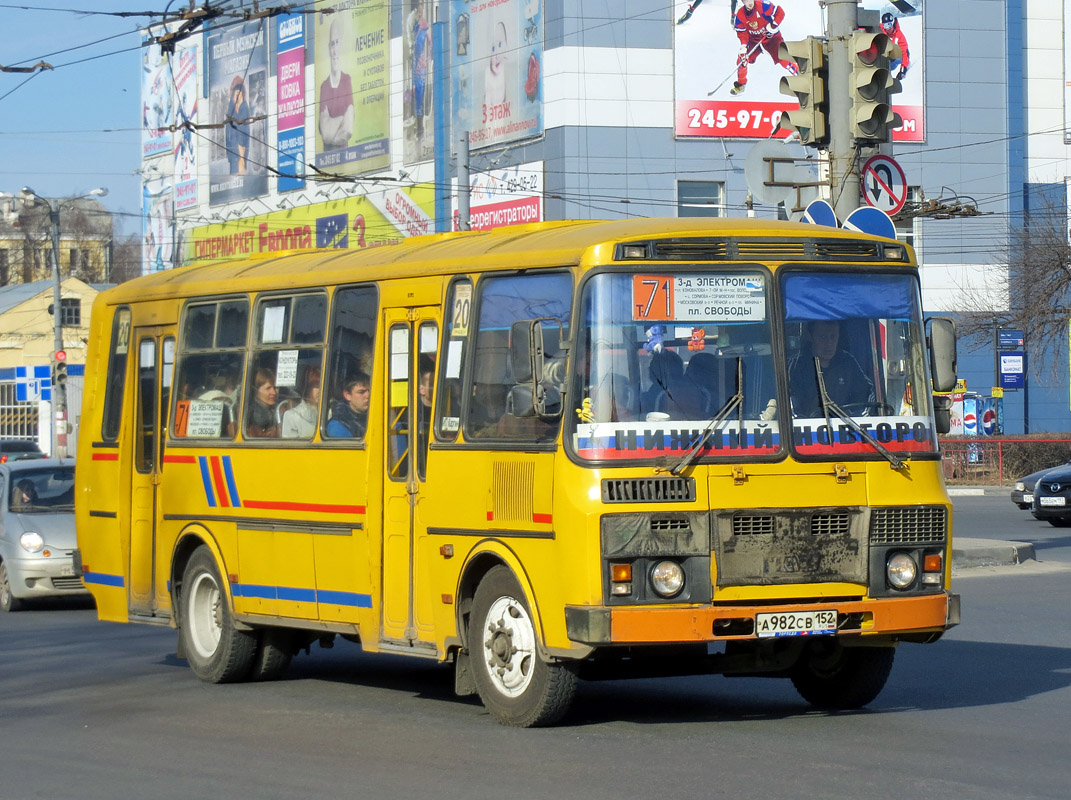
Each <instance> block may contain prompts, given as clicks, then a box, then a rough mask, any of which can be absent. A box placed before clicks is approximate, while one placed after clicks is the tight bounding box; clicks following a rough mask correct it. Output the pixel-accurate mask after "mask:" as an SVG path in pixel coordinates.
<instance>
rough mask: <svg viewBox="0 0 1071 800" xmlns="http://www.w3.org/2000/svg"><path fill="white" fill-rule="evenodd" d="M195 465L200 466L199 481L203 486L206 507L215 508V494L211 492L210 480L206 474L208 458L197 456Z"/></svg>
mask: <svg viewBox="0 0 1071 800" xmlns="http://www.w3.org/2000/svg"><path fill="white" fill-rule="evenodd" d="M197 463H198V464H200V466H201V481H202V482H203V483H204V485H205V499H206V500H207V501H208V507H209V508H215V507H216V493H215V492H214V491H212V478H211V476H210V475H209V474H208V457H207V456H198V457H197Z"/></svg>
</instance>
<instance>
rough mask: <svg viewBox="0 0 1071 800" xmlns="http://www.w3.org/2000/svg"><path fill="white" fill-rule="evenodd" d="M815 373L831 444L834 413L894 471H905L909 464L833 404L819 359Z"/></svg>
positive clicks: (816, 359) (815, 361) (815, 362)
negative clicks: (890, 465)
mask: <svg viewBox="0 0 1071 800" xmlns="http://www.w3.org/2000/svg"><path fill="white" fill-rule="evenodd" d="M814 372H815V374H816V375H817V376H818V395H819V397H820V398H821V400H822V413H823V415H824V416H825V418H826V430H828V431H829V443H830V445H832V444H833V424H832V422H831V420H830V413H829V412H831V411H832V412H833V414H835V415H836V416H837V417H838V418H839V419H841V420H842V421H843V422H844V423H845V424H846V425H847V426H848V427H849V428H851V429H852V430H853V431H854V432H855V433H857V434H859V437H860V438H861V439H862V440H863V441H864V442H866V443H867V444H869V445H870V446H871V447H873V448H874V449H875V450H877V451H878V452H879V453H881V455H882V456H884V457H885V458H886V460H888V462H889V463H890V464H892V468H893V469H905V468H906V467H907V464H906V463H905V462H904V460H903V459H902V458H899V457H898V456H896V455H894V454H893V453H891V452H890V451H889V449H888V448H887V447H885V445H883V444H882V443H881V442H879V441H878V440H877V439H875V438H874V437H873V436H871V435H870V434H869V433H868V432H867V430H866V428H864V427H863V426H862V425H860V424H859V423H858V422H856V421H855V420H854V419H852V417H851V415H850V414H848V413H846V412H845V411H844V409H843V408H841V407H840V406H838V405H837V404H836V403H834V402H833V398H832V397H830V396H829V392H827V391H826V377H825V375H824V374H823V373H822V362H821V361H819V360H818V358H817V357H815V359H814Z"/></svg>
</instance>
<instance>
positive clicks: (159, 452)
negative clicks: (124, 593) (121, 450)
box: [125, 327, 175, 616]
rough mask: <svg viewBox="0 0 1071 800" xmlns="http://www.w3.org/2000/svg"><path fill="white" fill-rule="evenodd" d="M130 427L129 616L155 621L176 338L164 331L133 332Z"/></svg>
mask: <svg viewBox="0 0 1071 800" xmlns="http://www.w3.org/2000/svg"><path fill="white" fill-rule="evenodd" d="M134 342H135V347H136V350H135V353H136V354H137V363H136V365H135V367H134V369H135V374H136V380H135V382H134V394H135V402H134V425H133V437H132V438H133V441H132V442H131V453H130V457H131V458H132V464H133V468H132V469H129V470H125V474H127V475H130V565H129V575H130V582H129V585H130V589H129V595H128V597H129V605H130V615H131V616H155V615H156V612H157V609H158V608H159V598H158V596H157V591H156V584H157V578H158V576H157V574H156V533H157V518H158V511H157V509H158V508H159V500H160V498H159V492H160V476H161V469H162V468H163V452H164V432H165V430H166V429H167V413H168V404H169V401H170V399H171V379H172V375H173V374H174V364H175V334H174V331H173V330H171V329H167V328H163V327H152V328H135V329H134Z"/></svg>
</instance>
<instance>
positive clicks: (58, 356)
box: [52, 350, 67, 386]
mask: <svg viewBox="0 0 1071 800" xmlns="http://www.w3.org/2000/svg"><path fill="white" fill-rule="evenodd" d="M66 383H67V353H66V352H65V351H63V350H57V351H56V352H55V353H54V354H53V355H52V385H53V386H64V385H66Z"/></svg>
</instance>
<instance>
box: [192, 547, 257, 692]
mask: <svg viewBox="0 0 1071 800" xmlns="http://www.w3.org/2000/svg"><path fill="white" fill-rule="evenodd" d="M181 603H182V606H181V608H182V620H181V625H182V629H181V630H182V641H183V645H184V649H185V651H186V659H187V660H188V661H189V662H190V667H191V668H192V669H193V672H194V674H195V675H196V676H197V677H198V678H200V679H201V680H203V681H205V682H206V683H231V682H234V681H241V680H245V679H246V678H248V677H249V673H250V670H251V669H252V666H253V657H254V655H255V654H256V647H257V637H256V635H255V634H254V633H252V632H250V631H240V630H237V629H236V628H235V626H234V617H233V615H232V614H231V609H230V606H229V604H228V602H227V595H226V593H225V592H224V590H223V582H222V581H221V580H220V577H219V569H218V568H217V567H216V560H215V558H213V556H212V553H211V552H210V551H209V549H208V548H207V547H199V548H197V550H196V551H194V554H193V556H191V557H190V561H189V563H188V564H187V565H186V570H185V572H183V576H182V593H181Z"/></svg>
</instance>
